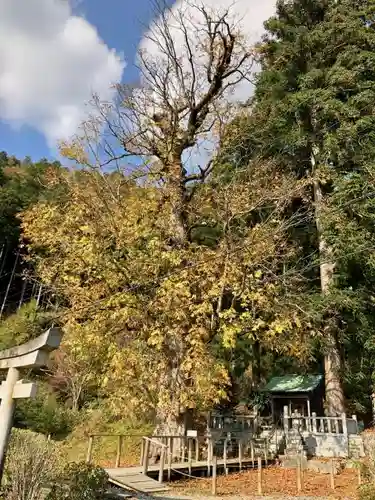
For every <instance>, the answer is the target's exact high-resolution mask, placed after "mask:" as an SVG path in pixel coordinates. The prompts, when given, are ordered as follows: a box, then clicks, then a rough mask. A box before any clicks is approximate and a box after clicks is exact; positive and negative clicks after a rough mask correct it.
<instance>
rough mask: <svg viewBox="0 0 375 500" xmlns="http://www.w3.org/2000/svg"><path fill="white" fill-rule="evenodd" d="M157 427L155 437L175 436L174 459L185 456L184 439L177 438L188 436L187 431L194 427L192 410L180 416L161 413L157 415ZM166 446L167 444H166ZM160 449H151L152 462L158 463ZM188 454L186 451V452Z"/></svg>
mask: <svg viewBox="0 0 375 500" xmlns="http://www.w3.org/2000/svg"><path fill="white" fill-rule="evenodd" d="M156 418H157V425H156V427H155V430H154V435H155V436H174V439H173V449H172V457H173V459H176V460H179V459H181V456H182V454H183V451H184V450H183V447H184V446H185V440H184V439H178V437H177V436H181V437H183V436H186V430H187V429H189V428H191V427H192V425H193V416H192V412H191V411H190V410H186V411H185V412H183V413H181V414H180V415H178V416H175V415H168V414H166V413H165V412H163V411H161V412H160V413H159V414H158V415H157V417H156ZM165 444H166V443H165ZM159 452H160V450H159V448H157V447H151V461H152V462H154V463H155V462H157V460H158V455H159ZM185 452H186V450H185Z"/></svg>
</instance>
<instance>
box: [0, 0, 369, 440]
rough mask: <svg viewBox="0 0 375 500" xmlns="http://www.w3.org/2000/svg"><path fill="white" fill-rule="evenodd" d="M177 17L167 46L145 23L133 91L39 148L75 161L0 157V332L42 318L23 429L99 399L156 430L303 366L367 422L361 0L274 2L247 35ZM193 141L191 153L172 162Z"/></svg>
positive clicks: (219, 17) (21, 335)
mask: <svg viewBox="0 0 375 500" xmlns="http://www.w3.org/2000/svg"><path fill="white" fill-rule="evenodd" d="M196 10H197V15H199V16H200V19H202V25H201V29H200V30H199V36H198V38H199V40H198V41H196V39H195V35H194V34H193V33H192V31H191V28H190V25H189V20H187V19H185V18H184V17H183V16H180V17H179V18H178V19H177V21H178V23H179V29H180V30H181V32H182V33H183V34H184V39H185V42H184V43H185V46H184V50H182V54H183V57H185V59H184V58H183V57H182V59H181V58H180V56H179V55H178V54H177V53H176V51H175V50H174V45H173V43H174V34H173V31H172V30H171V29H170V27H169V24H168V18H167V16H161V18H160V19H159V21H158V23H159V24H157V26H156V27H155V28H154V29H155V32H154V33H151V34H150V37H152V36H157V34H158V33H159V35H158V36H160V33H162V34H163V36H162V37H161V39H160V40H159V53H160V55H159V56H157V57H156V56H155V54H147V53H145V52H141V54H140V67H141V71H142V73H143V74H142V78H143V80H142V81H143V83H144V85H143V86H140V87H139V88H137V89H134V88H131V89H129V88H127V87H120V88H119V89H118V97H119V98H118V101H117V103H116V107H115V106H112V107H111V106H109V105H108V103H101V102H99V101H98V100H96V101H95V104H96V109H95V110H93V113H94V111H95V113H96V114H95V113H94V116H95V118H93V121H92V122H88V123H86V124H85V125H84V129H83V133H82V134H80V135H78V136H77V137H76V138H75V139H74V140H73V141H72V142H71V143H64V144H62V145H61V152H62V154H63V155H64V156H65V157H66V158H68V159H69V160H70V161H71V160H74V161H75V162H76V168H71V169H64V168H62V167H61V166H60V165H59V164H57V163H55V164H52V165H51V164H49V163H48V162H46V161H43V160H42V161H41V162H39V163H35V164H33V163H32V162H30V161H29V160H25V161H23V162H20V161H18V160H16V159H14V158H9V157H7V155H6V154H5V153H2V154H1V158H0V162H1V163H0V165H1V168H0V174H1V175H0V207H1V213H0V217H1V227H0V251H2V252H3V253H2V254H1V255H2V257H1V262H0V264H1V266H2V267H1V269H2V270H1V273H0V274H1V281H0V292H1V296H0V299H1V300H2V301H3V302H4V298H6V300H5V306H4V311H3V315H2V323H0V344H1V345H9V344H10V343H17V342H19V341H22V340H24V339H25V338H27V336H28V335H35V332H37V331H40V330H38V328H40V327H44V326H45V325H47V324H51V323H52V322H54V323H55V324H57V323H58V324H60V325H61V326H62V327H63V329H64V342H63V346H62V349H61V351H60V352H59V353H58V354H57V355H56V357H55V358H54V360H53V362H52V364H51V367H50V370H49V371H48V372H47V373H44V374H43V375H41V376H42V379H43V380H44V386H43V387H44V390H45V391H47V392H48V393H49V394H50V400H49V401H52V400H53V404H52V403H51V405H52V406H50V407H48V408H49V409H48V408H47V409H46V407H45V405H44V403H41V402H40V401H37V402H36V403H33V404H31V403H29V405H28V406H25V407H24V408H23V410H22V411H23V412H24V413H23V414H22V415H20V417H19V422H20V423H23V425H34V427H36V428H38V429H41V430H43V431H45V432H46V433H49V432H55V433H59V432H61V433H64V432H67V430H69V429H70V426H71V425H72V424H71V422H72V421H73V420H71V419H72V418H73V417H72V415H73V414H74V418H76V416H77V414H80V413H81V414H84V412H87V411H89V410H91V409H93V408H100V409H102V410H103V411H104V410H105V412H106V415H109V418H110V419H112V420H116V419H120V418H121V417H123V415H124V414H126V415H128V416H130V417H132V418H133V417H134V418H138V419H139V420H142V421H147V422H149V423H151V424H153V425H156V426H158V427H159V429H160V428H164V429H165V430H166V431H168V432H171V433H178V432H179V431H180V430H181V427H182V426H183V425H185V424H186V423H187V422H188V419H189V418H194V416H196V415H198V414H199V413H201V412H204V411H207V410H209V409H212V408H213V407H216V406H224V407H234V406H236V405H237V404H238V403H239V402H243V401H245V402H247V403H249V404H251V403H252V402H254V401H255V400H258V393H259V390H260V389H261V388H262V386H264V384H265V382H266V381H267V380H268V379H269V378H270V377H271V376H273V375H279V374H284V373H305V372H310V373H323V374H324V375H325V385H326V401H325V405H326V411H327V413H328V414H331V415H337V414H340V413H342V412H343V411H347V412H353V413H357V414H359V415H360V416H362V417H363V418H364V419H365V420H366V421H367V422H370V421H371V419H372V414H371V394H372V393H373V392H374V382H375V357H374V352H375V335H374V326H375V324H374V323H375V307H374V306H375V295H374V283H375V226H374V222H375V205H374V199H375V198H374V181H375V146H374V145H375V119H374V102H375V86H374V84H375V64H374V63H375V60H374V49H375V31H374V24H373V22H374V21H373V19H374V12H375V3H374V2H369V1H360V0H356V1H354V0H341V1H338V2H334V1H330V0H294V1H280V2H279V3H278V7H277V15H276V16H275V17H274V18H272V19H270V20H268V21H267V23H266V29H267V34H266V36H265V37H264V38H263V40H261V41H260V42H259V44H258V45H257V46H256V47H255V48H253V47H249V46H248V45H247V44H246V33H243V32H241V31H240V28H239V24H237V23H236V22H234V21H232V20H231V13H230V12H224V13H218V12H211V11H209V10H206V9H205V8H203V7H196ZM256 63H257V64H259V67H260V71H259V73H258V75H257V76H256V81H255V93H254V95H253V97H252V98H251V99H250V100H249V101H248V102H246V104H245V105H243V104H242V105H241V106H239V105H238V106H237V105H236V104H234V103H233V99H232V96H231V92H232V90H233V89H235V88H236V86H237V85H238V84H240V83H241V84H243V83H244V82H245V80H246V78H248V77H251V78H253V73H251V68H252V67H253V65H254V64H256ZM98 131H103V133H102V134H100V133H99V132H98ZM212 139H214V140H212ZM205 141H207V142H210V143H214V144H215V147H214V150H213V152H212V158H211V160H210V161H208V162H207V161H205V163H204V164H203V165H196V164H194V163H193V162H192V161H191V160H187V158H190V156H189V154H190V153H191V148H194V147H195V146H196V145H197V144H201V143H202V142H205ZM140 159H141V160H142V161H140ZM1 245H2V246H1ZM1 248H2V249H3V250H1ZM5 255H7V257H5ZM22 272H25V273H26V272H27V275H28V281H27V283H28V284H27V285H26V286H25V287H23V285H22V283H23V281H22V280H21V274H22ZM12 273H15V275H16V276H14V278H13V281H12V282H11V285H10V288H9V290H8V291H7V288H8V283H9V280H8V277H9V276H10V275H12ZM35 284H36V285H35ZM40 287H42V292H41V295H42V300H41V297H40V296H39V298H38V293H39V291H40ZM5 296H6V297H5ZM21 303H25V304H26V305H25V306H23V307H21V308H20V309H19V305H20V304H21ZM28 308H29V309H28ZM30 311H33V312H32V314H31V312H30ZM25 324H26V326H25ZM20 325H21V326H20ZM22 325H23V326H22ZM33 405H34V406H33ZM35 405H36V406H35ZM38 405H40V406H38ZM47 406H48V403H47ZM41 408H44V410H43V411H45V414H46V415H49V416H48V417H46V420H47V421H48V422H49V424H48V425H46V424H45V422H43V423H40V422H39V423H38V422H37V418H36V415H37V414H39V415H41V414H42V413H43V412H42V410H41ZM51 408H52V409H51ZM48 411H49V412H50V413H48ZM51 415H52V417H51ZM48 419H49V420H48ZM52 421H53V423H51V422H52ZM35 422H37V423H35ZM38 426H39V427H38Z"/></svg>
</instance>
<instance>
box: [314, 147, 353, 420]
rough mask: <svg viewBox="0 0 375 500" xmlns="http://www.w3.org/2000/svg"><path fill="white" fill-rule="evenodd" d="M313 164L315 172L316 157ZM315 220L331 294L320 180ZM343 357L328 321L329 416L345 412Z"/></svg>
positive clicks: (329, 254) (323, 284)
mask: <svg viewBox="0 0 375 500" xmlns="http://www.w3.org/2000/svg"><path fill="white" fill-rule="evenodd" d="M311 163H312V166H313V170H315V157H314V155H312V159H311ZM314 199H315V219H316V227H317V232H318V239H319V257H320V283H321V289H322V294H327V293H329V289H330V287H331V285H332V282H333V276H334V269H335V262H334V261H333V257H332V248H331V247H330V246H329V245H328V244H327V241H326V240H325V238H324V234H323V230H322V225H321V220H320V215H321V207H322V202H323V194H322V189H321V186H320V183H319V181H318V180H315V181H314ZM341 364H342V363H341V356H340V349H339V345H338V341H337V337H336V328H335V326H334V325H333V324H332V323H331V322H330V321H328V325H327V328H326V329H325V353H324V375H325V393H326V412H327V414H328V415H341V414H342V413H343V412H344V411H345V401H344V392H343V388H342V383H341V373H342V366H341Z"/></svg>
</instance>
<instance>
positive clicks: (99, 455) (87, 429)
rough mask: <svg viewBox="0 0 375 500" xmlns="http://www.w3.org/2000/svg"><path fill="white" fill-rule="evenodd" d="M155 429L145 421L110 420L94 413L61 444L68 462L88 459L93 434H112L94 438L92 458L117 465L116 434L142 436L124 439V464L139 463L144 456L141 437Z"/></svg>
mask: <svg viewBox="0 0 375 500" xmlns="http://www.w3.org/2000/svg"><path fill="white" fill-rule="evenodd" d="M151 432H152V426H150V425H148V424H144V423H141V422H135V423H134V422H129V421H128V420H125V419H124V420H119V421H117V422H108V421H106V419H105V417H103V415H101V414H100V413H92V414H91V415H88V416H87V418H85V419H83V421H82V422H81V423H80V424H79V425H77V426H76V428H75V429H74V431H73V432H72V433H71V434H70V435H69V436H68V437H67V438H66V439H65V440H64V441H63V442H62V443H61V445H62V449H63V451H64V454H65V455H66V458H67V460H68V461H72V462H80V461H83V460H86V455H87V448H88V441H89V436H90V435H93V434H112V435H111V436H100V437H99V436H98V437H94V441H93V453H92V459H93V460H92V461H93V463H94V464H96V465H100V466H102V467H110V466H112V467H113V465H114V463H115V460H116V455H117V446H118V438H117V437H116V436H114V435H113V434H117V435H118V434H123V435H129V434H132V435H139V436H138V437H136V436H134V437H130V436H125V437H123V440H122V449H121V465H122V466H126V465H137V464H139V459H140V449H141V439H142V437H141V436H144V435H148V434H150V433H151Z"/></svg>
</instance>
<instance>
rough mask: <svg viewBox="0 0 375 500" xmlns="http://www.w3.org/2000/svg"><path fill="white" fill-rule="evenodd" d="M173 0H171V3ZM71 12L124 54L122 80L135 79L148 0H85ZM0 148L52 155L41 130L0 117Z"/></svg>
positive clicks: (18, 153)
mask: <svg viewBox="0 0 375 500" xmlns="http://www.w3.org/2000/svg"><path fill="white" fill-rule="evenodd" d="M170 3H171V4H172V3H173V0H171V2H170ZM74 13H75V14H78V15H82V16H83V17H84V18H85V19H86V20H87V21H89V22H90V24H92V25H94V26H95V27H96V29H97V30H98V33H99V36H100V37H101V38H102V40H103V41H104V42H105V43H106V45H107V46H108V47H109V48H112V49H116V51H117V52H120V53H122V54H123V55H124V59H125V60H126V63H127V66H126V68H125V70H124V72H123V78H122V80H123V82H129V83H131V82H132V81H135V80H136V79H137V70H136V67H135V66H134V64H133V62H134V57H135V53H136V50H137V46H138V44H139V42H140V40H141V38H142V33H143V31H144V30H145V27H146V26H147V25H148V24H149V22H150V21H151V19H152V4H151V1H150V0H84V1H83V2H80V3H79V5H78V6H77V7H75V8H74ZM0 150H5V151H7V153H8V154H12V155H15V156H17V157H19V158H24V157H25V156H31V158H32V159H33V160H36V159H39V158H41V157H47V158H50V159H53V158H54V153H53V152H52V151H51V148H50V147H49V146H48V144H47V141H46V139H45V137H44V136H43V134H42V133H40V132H37V131H36V130H35V129H33V128H32V127H30V126H22V127H21V128H20V129H19V130H16V129H15V128H14V127H11V126H10V125H8V124H6V123H4V121H2V120H0Z"/></svg>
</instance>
